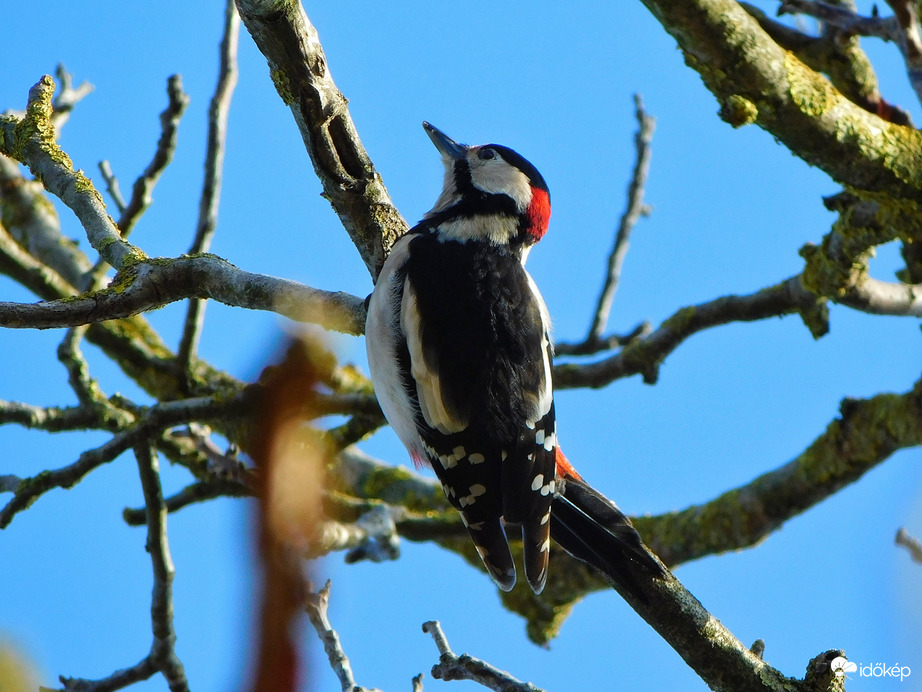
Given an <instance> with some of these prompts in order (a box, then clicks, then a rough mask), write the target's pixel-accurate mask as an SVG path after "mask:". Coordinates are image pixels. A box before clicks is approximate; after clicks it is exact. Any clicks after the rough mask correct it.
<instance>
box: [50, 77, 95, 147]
mask: <svg viewBox="0 0 922 692" xmlns="http://www.w3.org/2000/svg"><path fill="white" fill-rule="evenodd" d="M54 76H55V77H57V78H58V82H59V84H60V85H61V86H60V88H59V89H58V93H57V94H56V95H55V97H54V100H53V101H52V103H51V105H52V107H53V108H54V115H53V116H52V122H53V123H54V129H55V130H60V129H61V128H62V127H64V123H66V122H67V121H68V119H70V114H71V112H72V111H73V110H74V106H76V105H77V104H78V103H80V102H81V101H82V100H83V99H85V98H86V97H87V96H88V95H89V94H91V93H92V92H93V88H94V87H93V85H92V84H90V83H89V82H81V83H80V86H78V87H74V79H73V76H72V75H71V74H70V72H68V71H67V70H66V69H65V68H64V65H63V64H62V63H58V66H57V68H56V69H55V71H54Z"/></svg>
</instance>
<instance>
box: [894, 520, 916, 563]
mask: <svg viewBox="0 0 922 692" xmlns="http://www.w3.org/2000/svg"><path fill="white" fill-rule="evenodd" d="M896 544H897V545H901V546H903V547H904V548H906V550H907V551H908V552H909V556H910V557H911V558H912V559H913V561H915V562H920V563H922V542H920V541H919V539H918V538H916V537H915V536H911V535H909V532H908V531H906V529H904V528H902V527H900V530H899V531H897V532H896Z"/></svg>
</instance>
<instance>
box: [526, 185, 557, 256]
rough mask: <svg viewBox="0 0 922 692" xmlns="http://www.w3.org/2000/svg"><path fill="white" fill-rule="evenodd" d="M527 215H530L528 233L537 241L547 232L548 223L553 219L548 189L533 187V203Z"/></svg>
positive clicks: (529, 206)
mask: <svg viewBox="0 0 922 692" xmlns="http://www.w3.org/2000/svg"><path fill="white" fill-rule="evenodd" d="M525 216H527V217H528V234H529V235H530V236H531V237H532V238H534V240H535V242H536V243H537V242H538V241H539V240H541V239H542V238H543V237H544V234H545V233H547V225H548V223H550V220H551V196H550V195H549V194H547V190H542V189H541V188H539V187H533V188H532V189H531V203H530V204H529V205H528V209H527V210H526V211H525Z"/></svg>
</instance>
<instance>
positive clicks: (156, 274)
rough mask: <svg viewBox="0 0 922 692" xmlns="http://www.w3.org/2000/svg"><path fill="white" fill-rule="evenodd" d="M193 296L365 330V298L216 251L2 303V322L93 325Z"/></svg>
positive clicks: (140, 263) (144, 262)
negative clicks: (240, 263) (247, 266)
mask: <svg viewBox="0 0 922 692" xmlns="http://www.w3.org/2000/svg"><path fill="white" fill-rule="evenodd" d="M191 297H198V298H212V299H214V300H217V301H218V302H221V303H224V304H226V305H232V306H236V307H245V308H249V309H252V310H271V311H273V312H277V313H279V314H281V315H284V316H286V317H289V318H291V319H293V320H298V321H302V322H312V323H314V324H319V325H321V326H322V327H324V328H326V329H331V330H335V331H340V332H345V333H348V334H361V333H363V332H364V330H365V305H364V301H363V300H362V299H361V298H357V297H355V296H351V295H349V294H347V293H342V292H340V293H331V292H329V291H321V290H319V289H314V288H310V287H308V286H304V285H302V284H299V283H296V282H294V281H288V280H286V279H279V278H275V277H271V276H264V275H261V274H252V273H250V272H246V271H243V270H241V269H237V268H236V267H234V266H233V265H232V264H230V263H229V262H227V261H226V260H223V259H221V258H220V257H216V256H214V255H199V256H197V257H185V256H184V257H178V258H175V259H140V260H137V261H134V262H131V263H130V265H129V266H128V267H126V268H124V269H123V270H122V271H121V272H119V274H118V275H117V276H116V277H115V279H113V281H112V284H111V285H110V286H109V287H108V288H106V289H102V290H100V291H95V292H93V293H88V294H85V295H83V296H79V297H76V298H68V299H66V300H53V301H46V302H43V303H0V326H3V327H16V328H29V329H50V328H54V327H70V326H76V325H81V324H91V323H96V322H103V321H107V320H111V319H118V318H125V317H129V316H132V315H138V314H140V313H142V312H147V311H149V310H152V309H155V308H159V307H162V306H164V305H167V304H169V303H172V302H176V301H178V300H182V299H184V298H191Z"/></svg>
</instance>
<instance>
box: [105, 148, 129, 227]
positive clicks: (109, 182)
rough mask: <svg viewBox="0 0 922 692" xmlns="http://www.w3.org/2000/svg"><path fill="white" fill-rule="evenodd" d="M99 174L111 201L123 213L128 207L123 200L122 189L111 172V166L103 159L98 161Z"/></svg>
mask: <svg viewBox="0 0 922 692" xmlns="http://www.w3.org/2000/svg"><path fill="white" fill-rule="evenodd" d="M99 174H100V175H101V176H102V179H103V180H104V181H105V182H106V192H108V193H109V197H111V198H112V202H113V204H115V208H116V209H117V210H118V213H119V214H124V213H125V209H126V208H127V207H128V202H126V201H125V197H124V196H123V195H122V190H121V188H120V187H119V185H118V178H116V177H115V173H113V172H112V166H111V165H110V164H109V162H108V161H107V160H105V159H104V160H102V161H100V162H99Z"/></svg>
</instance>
